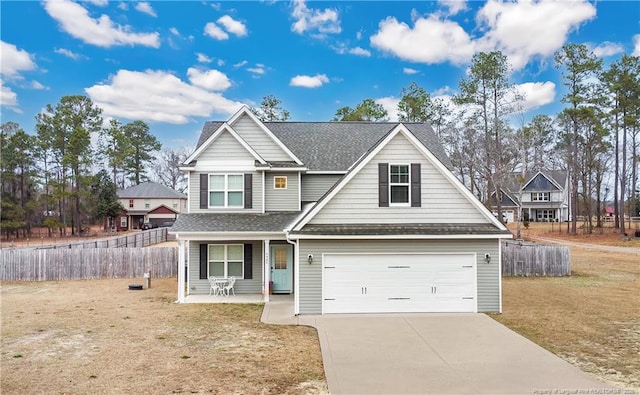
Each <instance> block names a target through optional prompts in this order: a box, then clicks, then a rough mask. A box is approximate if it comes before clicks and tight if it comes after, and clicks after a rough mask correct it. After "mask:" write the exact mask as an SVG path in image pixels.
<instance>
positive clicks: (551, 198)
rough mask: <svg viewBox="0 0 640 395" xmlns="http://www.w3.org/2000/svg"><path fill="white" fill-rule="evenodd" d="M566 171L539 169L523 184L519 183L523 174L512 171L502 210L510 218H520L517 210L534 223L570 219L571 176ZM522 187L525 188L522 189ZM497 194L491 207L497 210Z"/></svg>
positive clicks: (526, 175)
mask: <svg viewBox="0 0 640 395" xmlns="http://www.w3.org/2000/svg"><path fill="white" fill-rule="evenodd" d="M568 174H569V173H568V172H567V171H563V170H550V171H536V172H530V173H527V174H525V176H524V180H525V182H524V183H523V184H522V187H521V186H520V184H519V183H518V182H517V179H519V178H520V177H521V175H520V174H519V173H518V174H515V173H514V174H513V175H512V176H511V177H510V178H509V179H508V180H507V182H506V184H505V187H504V188H503V190H502V194H501V198H502V200H501V204H502V208H503V212H505V213H506V215H507V218H510V219H511V221H513V220H517V219H518V216H517V213H518V209H519V208H520V209H521V210H522V213H523V214H522V215H525V213H526V215H528V218H529V220H530V221H534V222H558V221H569V220H570V219H571V212H570V211H571V210H570V206H569V202H570V200H569V186H570V185H569V176H568ZM520 188H522V189H520ZM493 198H494V196H493V195H492V196H491V199H490V201H491V208H492V209H493V210H495V209H496V206H495V203H494V199H493Z"/></svg>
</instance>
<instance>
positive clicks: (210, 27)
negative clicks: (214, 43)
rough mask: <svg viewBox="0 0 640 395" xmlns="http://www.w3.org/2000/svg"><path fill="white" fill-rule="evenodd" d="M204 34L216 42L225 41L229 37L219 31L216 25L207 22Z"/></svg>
mask: <svg viewBox="0 0 640 395" xmlns="http://www.w3.org/2000/svg"><path fill="white" fill-rule="evenodd" d="M204 34H206V35H207V36H209V37H211V38H215V39H216V40H227V39H229V35H228V34H227V33H225V32H224V30H222V29H220V28H219V27H218V25H216V24H215V23H213V22H209V23H207V24H206V25H205V26H204Z"/></svg>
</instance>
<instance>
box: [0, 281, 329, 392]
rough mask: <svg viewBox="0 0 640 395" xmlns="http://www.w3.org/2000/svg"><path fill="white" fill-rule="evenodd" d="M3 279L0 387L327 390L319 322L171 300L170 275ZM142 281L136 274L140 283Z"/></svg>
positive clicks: (18, 389)
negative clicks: (272, 319)
mask: <svg viewBox="0 0 640 395" xmlns="http://www.w3.org/2000/svg"><path fill="white" fill-rule="evenodd" d="M152 281H153V282H152V287H151V288H150V289H145V290H142V291H129V290H128V284H131V283H133V282H136V281H135V280H131V279H124V280H121V279H118V280H91V281H63V282H33V283H2V285H1V286H0V295H1V303H2V305H1V323H2V327H1V335H2V336H1V340H0V345H1V350H2V351H1V355H0V357H1V359H0V361H1V367H2V368H1V377H0V393H2V394H27V393H65V394H90V393H106V394H124V393H213V394H234V393H235V394H320V393H326V392H327V387H326V381H325V378H324V370H323V365H322V356H321V354H320V346H319V342H318V337H317V333H316V331H315V329H313V328H308V327H301V326H300V327H296V326H274V325H265V324H262V323H260V315H261V313H262V305H252V304H245V305H240V304H180V305H178V304H175V303H174V300H175V295H176V286H177V284H176V280H175V279H153V280H152ZM138 282H140V281H138Z"/></svg>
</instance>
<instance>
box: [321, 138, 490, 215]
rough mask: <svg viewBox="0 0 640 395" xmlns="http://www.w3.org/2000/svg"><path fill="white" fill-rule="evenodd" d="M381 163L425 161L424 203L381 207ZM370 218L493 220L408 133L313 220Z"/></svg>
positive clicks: (355, 178) (423, 162)
mask: <svg viewBox="0 0 640 395" xmlns="http://www.w3.org/2000/svg"><path fill="white" fill-rule="evenodd" d="M378 163H391V164H409V163H420V164H421V173H420V175H421V207H397V206H396V207H394V206H391V207H378ZM369 222H376V223H399V222H400V223H486V222H489V220H488V219H487V218H485V217H484V216H483V215H482V214H481V213H480V211H479V210H478V209H477V208H476V207H475V206H474V205H473V204H472V203H471V202H470V201H469V200H467V198H466V197H465V196H464V195H463V194H462V193H461V192H460V191H459V190H458V189H457V188H456V187H455V186H454V185H453V184H452V183H451V182H450V181H449V180H448V179H446V178H445V176H444V175H443V174H442V173H441V172H440V171H439V170H438V169H437V168H436V167H435V166H434V165H433V164H431V162H429V160H428V159H427V158H426V157H424V156H423V155H422V153H421V152H420V151H418V150H417V149H416V148H415V146H414V145H413V144H411V142H409V141H408V140H407V139H406V137H404V136H402V135H397V136H396V137H395V138H394V139H393V140H391V141H390V142H389V144H387V145H386V146H385V147H384V148H383V149H382V150H381V151H380V152H379V153H378V155H376V156H375V157H374V158H373V159H372V160H371V161H370V162H369V163H368V164H367V165H366V166H365V167H364V168H362V169H361V171H360V172H359V173H358V174H356V175H355V176H354V177H353V178H352V179H351V181H350V182H349V183H348V184H347V185H345V187H344V188H343V189H342V190H341V191H340V192H338V193H337V194H336V195H335V196H334V197H333V199H331V201H329V202H328V203H327V205H326V206H324V208H323V209H322V210H321V211H320V212H319V213H318V214H317V215H316V216H315V217H314V218H313V219H312V220H311V222H310V223H312V224H340V223H369Z"/></svg>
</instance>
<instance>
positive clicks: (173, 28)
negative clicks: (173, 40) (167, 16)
mask: <svg viewBox="0 0 640 395" xmlns="http://www.w3.org/2000/svg"><path fill="white" fill-rule="evenodd" d="M169 31H170V32H171V34H173V35H174V36H178V37H180V31H179V30H178V29H176V28H175V27H171V28H170V29H169Z"/></svg>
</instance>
